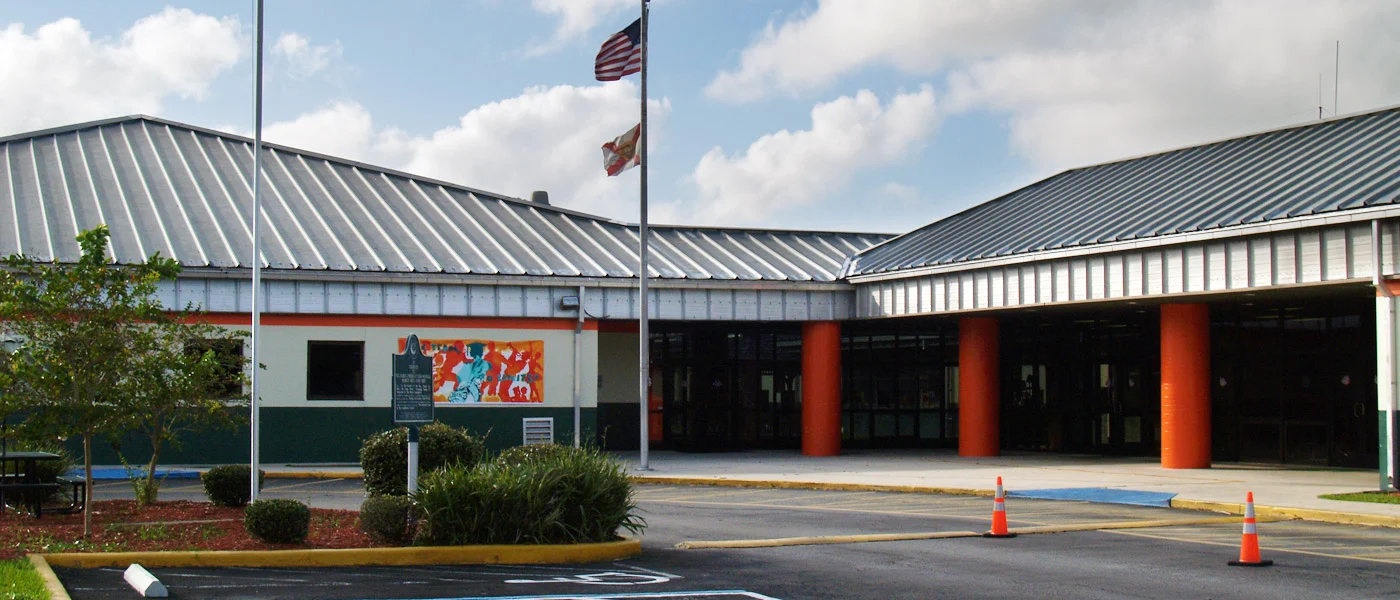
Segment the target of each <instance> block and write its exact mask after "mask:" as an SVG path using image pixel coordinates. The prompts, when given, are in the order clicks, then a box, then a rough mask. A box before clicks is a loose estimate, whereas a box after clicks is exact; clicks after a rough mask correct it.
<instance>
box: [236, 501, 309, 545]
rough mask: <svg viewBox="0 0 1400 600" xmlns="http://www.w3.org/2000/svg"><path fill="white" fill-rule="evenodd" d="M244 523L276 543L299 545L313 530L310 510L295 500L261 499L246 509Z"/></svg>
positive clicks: (257, 533)
mask: <svg viewBox="0 0 1400 600" xmlns="http://www.w3.org/2000/svg"><path fill="white" fill-rule="evenodd" d="M243 526H244V527H245V528H247V529H248V533H250V534H252V535H253V537H255V538H258V539H260V540H263V541H265V542H271V543H273V544H300V543H301V542H304V541H306V536H307V534H309V533H310V532H311V509H310V508H307V507H306V505H305V504H302V503H300V502H297V501H296V500H286V499H278V500H258V501H257V502H254V503H252V504H249V505H248V508H245V509H243Z"/></svg>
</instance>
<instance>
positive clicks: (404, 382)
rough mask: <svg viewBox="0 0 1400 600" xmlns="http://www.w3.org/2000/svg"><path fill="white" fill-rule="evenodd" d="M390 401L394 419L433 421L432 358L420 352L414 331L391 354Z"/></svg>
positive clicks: (412, 421)
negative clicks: (401, 349) (401, 348)
mask: <svg viewBox="0 0 1400 600" xmlns="http://www.w3.org/2000/svg"><path fill="white" fill-rule="evenodd" d="M393 401H394V422H395V423H432V422H433V359H432V357H429V356H424V355H423V346H422V344H420V343H419V342H418V336H416V335H410V336H408V342H407V343H406V344H404V351H403V354H395V355H394V382H393Z"/></svg>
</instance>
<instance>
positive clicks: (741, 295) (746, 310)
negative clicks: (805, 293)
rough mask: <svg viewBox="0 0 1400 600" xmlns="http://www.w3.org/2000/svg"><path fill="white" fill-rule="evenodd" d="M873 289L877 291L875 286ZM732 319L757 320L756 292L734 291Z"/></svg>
mask: <svg viewBox="0 0 1400 600" xmlns="http://www.w3.org/2000/svg"><path fill="white" fill-rule="evenodd" d="M875 289H879V288H878V286H875ZM734 319H735V320H738V321H757V320H758V292H757V291H754V290H735V291H734Z"/></svg>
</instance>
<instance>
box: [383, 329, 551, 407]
mask: <svg viewBox="0 0 1400 600" xmlns="http://www.w3.org/2000/svg"><path fill="white" fill-rule="evenodd" d="M406 343H407V339H405V338H399V352H403V349H404V344H406ZM419 343H421V344H422V345H423V354H425V355H427V356H430V357H432V359H433V402H435V403H438V404H482V403H488V402H493V403H494V402H508V403H523V404H541V403H543V402H544V340H525V341H516V342H497V341H490V340H419Z"/></svg>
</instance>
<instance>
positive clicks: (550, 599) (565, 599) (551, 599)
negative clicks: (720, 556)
mask: <svg viewBox="0 0 1400 600" xmlns="http://www.w3.org/2000/svg"><path fill="white" fill-rule="evenodd" d="M723 596H737V597H740V598H751V599H753V600H778V599H777V598H774V597H772V596H764V595H763V594H758V593H754V592H750V591H747V590H705V591H693V592H630V593H629V592H622V593H613V594H551V595H547V596H461V597H456V598H420V599H418V600H574V599H577V600H584V599H593V598H615V599H618V600H625V599H627V598H697V597H723Z"/></svg>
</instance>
